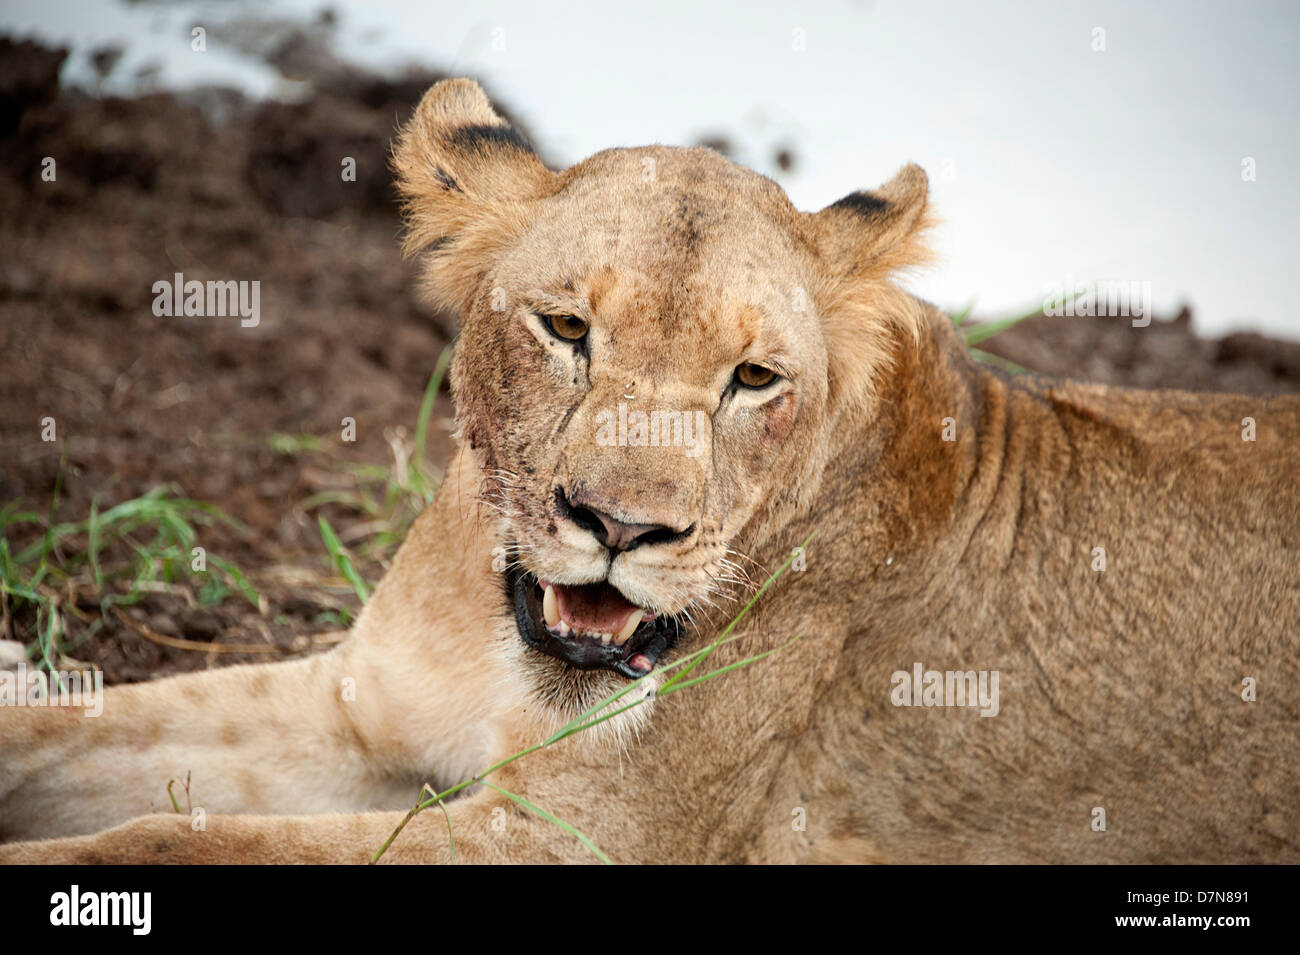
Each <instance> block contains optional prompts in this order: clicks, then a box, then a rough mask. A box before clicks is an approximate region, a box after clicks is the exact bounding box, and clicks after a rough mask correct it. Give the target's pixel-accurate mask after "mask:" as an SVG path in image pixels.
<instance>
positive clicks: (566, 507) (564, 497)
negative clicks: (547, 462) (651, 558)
mask: <svg viewBox="0 0 1300 955" xmlns="http://www.w3.org/2000/svg"><path fill="white" fill-rule="evenodd" d="M585 497H586V495H581V494H579V495H575V497H573V498H571V497H570V496H569V495H568V494H566V493H565V491H564V488H557V489H556V492H555V499H556V503H557V504H558V505H559V509H560V512H561V513H562V514H563V515H564V516H565V517H567V518H568V519H569V520H571V521H573V523H575V524H577V525H578V526H579V527H581V528H583V529H584V530H588V531H591V533H592V535H593V536H594V537H595V538H596V540H597V541H599V542H600V544H601V546H603V547H608V548H609V549H610V550H616V551H624V550H632V549H633V548H634V547H641V546H643V545H646V544H667V543H670V542H672V541H675V540H679V539H681V538H683V537H686V536H687V535H689V534H690V533H691V531H692V530H694V528H695V525H694V524H692V525H691V526H690V527H687V528H685V529H681V530H679V529H678V528H675V527H670V526H668V525H667V524H633V523H630V522H628V521H624V520H620V519H619V518H617V517H615V516H614V515H612V514H610V513H608V512H606V511H603V510H600V509H599V508H597V507H594V506H592V505H591V503H590V502H589V501H587V500H584V498H585Z"/></svg>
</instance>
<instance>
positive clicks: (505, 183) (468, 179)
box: [393, 79, 558, 311]
mask: <svg viewBox="0 0 1300 955" xmlns="http://www.w3.org/2000/svg"><path fill="white" fill-rule="evenodd" d="M393 168H394V171H395V172H396V174H397V187H398V190H399V191H400V192H401V194H402V197H403V200H404V202H403V207H402V208H403V213H404V215H405V219H406V235H405V238H404V240H403V242H402V254H403V255H404V256H406V257H410V256H414V255H420V254H425V262H424V266H425V268H424V278H425V284H426V287H427V290H428V291H429V293H430V294H431V297H432V298H433V299H434V300H435V302H436V303H437V304H439V305H442V306H444V307H448V308H451V309H454V310H457V311H459V310H462V309H464V308H466V307H467V306H468V305H469V302H470V298H471V297H472V296H473V294H474V293H475V290H476V289H477V288H478V286H479V284H480V283H479V281H478V280H479V279H480V278H481V277H482V273H483V271H484V270H485V269H486V268H487V266H488V264H489V262H490V259H491V255H492V252H493V251H494V249H495V248H498V247H499V246H500V245H501V244H502V243H504V242H506V241H508V240H509V239H510V238H511V237H512V236H513V234H514V230H516V229H517V228H518V227H519V225H520V224H521V223H522V222H524V221H526V217H527V211H528V207H529V206H530V205H531V203H532V202H533V200H536V199H539V198H541V197H543V196H545V195H547V194H549V193H550V192H551V191H553V189H554V188H555V185H556V179H557V178H558V177H557V176H556V175H555V174H554V173H552V172H551V171H550V170H548V169H547V168H546V167H545V166H543V165H542V161H541V160H540V159H538V157H537V154H536V153H535V152H533V149H532V147H531V146H529V144H528V141H527V140H526V139H524V137H523V136H522V135H521V134H520V133H519V131H518V130H516V129H515V128H514V127H513V126H511V125H510V124H509V123H507V122H506V121H505V120H504V119H503V118H502V117H501V116H500V115H499V114H498V113H497V112H496V111H495V110H494V109H493V108H492V103H491V102H490V101H489V100H488V98H487V94H486V93H484V92H483V89H482V87H480V86H479V85H478V84H477V83H475V82H474V81H473V80H467V79H452V80H443V81H442V82H441V83H438V84H436V85H435V86H433V87H432V88H431V89H430V90H429V91H428V92H427V93H425V94H424V98H423V99H421V100H420V104H419V105H418V106H417V107H416V108H415V113H414V115H412V117H411V119H410V121H409V122H408V123H407V124H406V125H405V126H404V127H402V130H401V132H400V133H399V134H398V138H397V143H396V145H395V147H394V149H393Z"/></svg>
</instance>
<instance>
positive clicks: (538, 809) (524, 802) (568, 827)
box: [480, 780, 614, 865]
mask: <svg viewBox="0 0 1300 955" xmlns="http://www.w3.org/2000/svg"><path fill="white" fill-rule="evenodd" d="M480 782H482V783H483V785H484V786H486V787H487V788H488V789H493V790H495V791H497V792H499V793H500V794H501V795H503V796H505V797H506V798H507V799H511V800H514V801H515V802H517V803H519V805H521V806H523V807H524V808H525V809H527V810H528V811H529V812H531V813H533V814H534V815H537V816H541V817H542V818H543V819H545V820H546V821H547V822H551V823H554V824H555V825H557V826H559V827H560V828H561V829H563V830H564V831H565V832H567V833H569V834H570V835H574V836H577V837H578V839H579V840H580V841H581V842H582V844H583V845H584V846H586V847H587V848H588V849H590V850H591V851H592V853H593V854H594V855H595V856H596V858H597V859H599V860H600V861H601V862H603V863H605V865H613V864H614V863H612V862H610V861H609V856H607V855H605V853H603V852H601V851H600V850H599V849H598V848H596V844H595V843H594V842H592V841H591V840H590V839H588V838H587V837H586V836H585V835H583V834H582V833H581V832H579V831H578V830H577V829H576V828H574V827H573V826H571V825H569V824H568V823H567V822H565V821H564V820H563V819H558V818H556V817H555V816H552V815H551V814H550V813H549V812H547V811H546V810H545V809H542V808H541V807H539V806H534V805H533V804H532V803H530V802H529V801H528V800H527V799H525V798H524V797H523V796H518V795H516V794H515V793H512V792H510V791H509V790H508V789H502V788H501V787H500V786H495V785H493V784H492V783H489V782H486V781H484V780H480Z"/></svg>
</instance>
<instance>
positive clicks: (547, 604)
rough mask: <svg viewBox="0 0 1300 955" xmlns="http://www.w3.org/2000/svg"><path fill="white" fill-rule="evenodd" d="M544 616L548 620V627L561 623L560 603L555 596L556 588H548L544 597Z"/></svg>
mask: <svg viewBox="0 0 1300 955" xmlns="http://www.w3.org/2000/svg"><path fill="white" fill-rule="evenodd" d="M542 616H543V617H545V618H546V625H547V626H548V627H553V626H555V625H556V624H557V623H559V622H560V601H559V600H558V599H557V598H556V596H555V588H554V587H547V588H546V594H545V595H544V596H543V597H542Z"/></svg>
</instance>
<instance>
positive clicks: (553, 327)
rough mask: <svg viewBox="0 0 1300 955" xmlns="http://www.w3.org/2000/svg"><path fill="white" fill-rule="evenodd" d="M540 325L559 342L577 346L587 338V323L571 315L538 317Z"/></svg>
mask: <svg viewBox="0 0 1300 955" xmlns="http://www.w3.org/2000/svg"><path fill="white" fill-rule="evenodd" d="M537 317H538V318H540V319H541V320H542V324H544V325H545V326H546V330H547V331H549V332H550V333H551V334H552V335H554V336H555V337H556V338H558V339H560V340H561V341H565V342H571V343H573V344H577V343H578V342H580V341H582V340H583V339H584V338H586V337H587V323H586V322H584V321H583V320H582V319H580V318H577V317H575V316H573V315H539V316H537Z"/></svg>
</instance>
